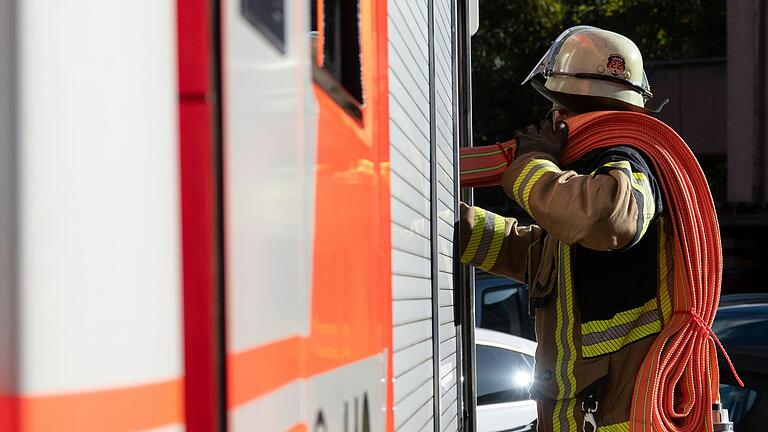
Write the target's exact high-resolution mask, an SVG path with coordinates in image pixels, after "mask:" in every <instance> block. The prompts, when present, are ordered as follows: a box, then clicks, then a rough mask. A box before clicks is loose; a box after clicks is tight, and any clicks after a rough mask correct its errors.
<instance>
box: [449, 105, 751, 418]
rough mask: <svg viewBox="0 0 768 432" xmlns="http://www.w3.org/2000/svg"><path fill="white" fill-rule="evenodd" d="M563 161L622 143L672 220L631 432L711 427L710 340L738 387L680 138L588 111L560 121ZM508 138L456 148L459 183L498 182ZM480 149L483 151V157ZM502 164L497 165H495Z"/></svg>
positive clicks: (706, 234)
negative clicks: (717, 323)
mask: <svg viewBox="0 0 768 432" xmlns="http://www.w3.org/2000/svg"><path fill="white" fill-rule="evenodd" d="M566 121H567V123H568V126H569V134H568V143H567V145H566V147H565V150H564V153H563V156H562V158H561V162H562V163H563V164H564V165H567V164H569V163H571V162H573V161H575V160H576V159H578V158H580V157H581V156H583V155H584V154H585V153H587V152H588V151H590V150H593V149H596V148H602V147H611V146H616V145H628V146H630V147H634V148H636V149H638V150H640V151H641V152H643V153H644V154H645V155H646V156H648V158H649V159H650V162H651V164H652V165H653V167H654V169H655V172H656V173H657V176H658V177H659V178H658V180H659V183H660V184H661V188H662V191H663V194H664V199H665V204H666V206H667V209H668V212H669V217H670V219H671V222H672V227H673V234H674V238H675V239H676V242H675V244H674V270H675V274H676V276H675V285H674V295H673V298H672V308H673V311H674V313H673V314H672V316H671V318H670V319H669V321H668V322H666V323H665V325H664V328H663V329H662V331H661V333H660V334H659V335H658V337H657V338H656V341H655V342H654V344H653V346H652V347H651V349H650V351H649V352H648V354H647V355H646V358H645V360H644V361H643V364H642V366H641V368H640V372H639V373H638V376H637V380H636V382H635V389H634V397H633V402H632V413H631V419H630V425H631V430H632V431H673V432H677V431H681V432H682V431H685V432H701V431H712V429H713V427H712V403H713V402H714V401H718V400H719V392H718V386H719V380H720V377H719V373H718V369H717V351H716V344H717V346H719V348H720V349H721V350H722V352H723V354H724V355H725V357H726V359H727V361H728V364H729V365H730V366H731V370H732V372H733V374H734V376H736V380H737V381H738V382H739V384H741V385H742V386H743V384H742V383H741V380H740V379H739V377H738V375H737V374H736V371H735V369H734V368H733V365H732V364H731V362H730V359H728V356H727V354H726V353H725V350H724V349H723V348H722V346H721V345H720V342H719V341H718V340H717V338H716V337H715V336H714V333H712V330H711V329H710V326H711V325H712V321H713V320H714V318H715V313H716V311H717V305H718V302H719V300H720V284H721V277H722V267H723V257H722V249H721V245H720V229H719V227H718V223H717V214H716V213H715V206H714V203H713V202H712V195H711V194H710V191H709V187H708V185H707V181H706V179H705V177H704V173H703V172H702V171H701V167H700V166H699V164H698V162H697V161H696V158H695V157H694V155H693V153H691V150H690V149H689V148H688V146H687V145H686V144H685V142H684V141H683V140H682V139H681V138H680V137H679V136H678V135H677V134H676V133H675V132H674V131H673V130H672V129H671V128H669V126H667V125H665V124H664V123H662V122H661V121H659V120H656V119H655V118H653V117H650V116H647V115H644V114H638V113H632V112H595V113H588V114H582V115H578V116H574V117H571V118H569V119H568V120H566ZM514 145H515V143H514V142H513V141H512V142H508V143H504V144H497V145H495V146H485V147H474V148H470V149H462V153H461V183H462V187H475V186H481V185H483V186H485V185H491V184H499V183H500V180H501V174H500V173H498V171H499V170H501V173H503V172H504V169H505V168H506V165H508V162H509V160H508V158H509V156H508V153H509V152H508V151H507V149H508V148H513V146H514ZM483 153H485V154H486V155H482V154H483ZM502 163H504V166H503V168H501V167H498V166H499V165H500V164H502Z"/></svg>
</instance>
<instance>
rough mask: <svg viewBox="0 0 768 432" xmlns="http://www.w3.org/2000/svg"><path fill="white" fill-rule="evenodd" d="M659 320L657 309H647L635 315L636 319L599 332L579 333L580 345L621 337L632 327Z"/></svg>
mask: <svg viewBox="0 0 768 432" xmlns="http://www.w3.org/2000/svg"><path fill="white" fill-rule="evenodd" d="M658 320H659V312H658V311H657V310H652V311H647V312H645V313H643V314H642V315H640V316H639V317H637V320H635V321H633V322H630V323H625V324H620V325H617V326H615V327H611V328H608V329H606V330H604V331H601V332H595V333H587V334H582V335H581V343H582V345H593V344H596V343H600V342H605V341H609V340H613V339H622V338H624V337H625V336H627V334H629V332H630V331H632V329H634V328H637V327H640V326H642V325H645V324H650V323H652V322H655V321H658Z"/></svg>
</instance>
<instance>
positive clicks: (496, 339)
mask: <svg viewBox="0 0 768 432" xmlns="http://www.w3.org/2000/svg"><path fill="white" fill-rule="evenodd" d="M475 343H477V344H480V345H491V346H497V347H500V348H506V349H511V350H514V351H518V352H521V353H523V354H527V355H529V356H534V355H535V354H536V342H533V341H531V340H528V339H526V338H523V337H520V336H513V335H511V334H508V333H502V332H497V331H495V330H488V329H484V328H478V327H475Z"/></svg>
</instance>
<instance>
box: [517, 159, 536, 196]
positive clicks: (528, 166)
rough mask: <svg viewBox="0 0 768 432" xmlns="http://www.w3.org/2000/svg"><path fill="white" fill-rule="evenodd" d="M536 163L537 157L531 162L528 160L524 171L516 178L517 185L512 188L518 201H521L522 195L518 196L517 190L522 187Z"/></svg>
mask: <svg viewBox="0 0 768 432" xmlns="http://www.w3.org/2000/svg"><path fill="white" fill-rule="evenodd" d="M535 165H536V159H532V160H531V161H530V162H528V164H527V165H526V166H525V168H523V171H522V172H521V173H520V175H519V176H517V179H515V187H514V188H513V189H512V198H514V199H515V201H517V202H518V203H520V198H521V197H519V196H517V191H518V190H519V189H520V185H521V184H522V183H523V179H524V178H525V177H526V176H527V175H528V172H530V171H531V169H532V168H533V167H534V166H535Z"/></svg>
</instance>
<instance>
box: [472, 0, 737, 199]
mask: <svg viewBox="0 0 768 432" xmlns="http://www.w3.org/2000/svg"><path fill="white" fill-rule="evenodd" d="M725 1H726V0H591V1H582V2H576V1H555V0H516V1H510V0H480V28H479V30H478V32H477V34H475V36H473V38H472V87H473V108H472V109H473V135H474V142H475V145H488V144H493V143H494V142H498V141H506V140H508V139H511V138H512V137H513V135H514V132H515V130H517V129H521V128H523V127H524V126H525V125H528V124H531V123H536V122H538V121H539V120H541V119H542V118H543V117H544V116H545V115H546V113H547V112H548V110H549V108H550V107H551V103H549V102H548V101H547V100H546V99H544V98H543V97H542V96H541V95H539V94H538V93H537V92H536V91H535V90H534V89H533V88H532V87H530V86H528V85H527V86H524V87H523V86H521V85H520V82H521V81H522V80H523V79H524V78H525V77H526V76H527V75H528V73H529V72H530V71H531V69H533V67H534V66H535V65H536V64H537V62H538V61H539V60H540V59H541V56H542V55H544V53H545V52H546V51H547V48H548V47H549V44H550V43H551V41H552V40H554V39H555V38H556V37H557V36H558V35H559V34H560V33H561V32H562V31H563V30H565V29H566V28H568V27H571V26H573V25H579V24H588V25H593V26H596V27H599V28H603V29H606V30H612V31H615V32H617V33H621V34H623V35H625V36H627V37H629V38H630V39H632V40H633V41H634V42H635V43H636V44H637V45H638V47H639V48H640V51H641V52H642V53H643V56H644V60H645V62H646V63H652V62H654V61H663V60H683V59H693V58H708V57H723V56H725V54H726V52H725V51H726V39H725V34H726V16H725V6H726V4H725ZM651 86H652V87H653V83H651ZM476 196H477V202H478V204H480V205H488V206H489V207H491V208H494V207H495V208H494V209H495V210H500V211H504V209H499V208H498V206H499V204H500V203H501V202H505V201H506V197H505V195H504V194H503V192H501V191H500V189H498V188H486V189H485V190H483V189H478V190H477V194H476ZM507 213H508V212H507Z"/></svg>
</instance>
